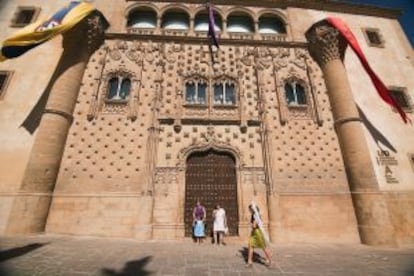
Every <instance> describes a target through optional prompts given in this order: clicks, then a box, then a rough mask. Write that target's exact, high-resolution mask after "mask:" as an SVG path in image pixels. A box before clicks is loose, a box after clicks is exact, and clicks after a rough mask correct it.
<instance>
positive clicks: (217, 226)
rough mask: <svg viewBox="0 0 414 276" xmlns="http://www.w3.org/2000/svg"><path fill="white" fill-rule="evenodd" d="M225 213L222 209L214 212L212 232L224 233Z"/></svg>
mask: <svg viewBox="0 0 414 276" xmlns="http://www.w3.org/2000/svg"><path fill="white" fill-rule="evenodd" d="M225 220H226V211H224V209H223V208H220V209H218V210H216V211H215V216H214V223H213V231H223V232H224V231H225V228H226V225H225Z"/></svg>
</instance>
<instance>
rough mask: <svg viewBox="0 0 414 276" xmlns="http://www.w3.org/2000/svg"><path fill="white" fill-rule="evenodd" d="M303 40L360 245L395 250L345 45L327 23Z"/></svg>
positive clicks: (317, 25)
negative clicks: (319, 80)
mask: <svg viewBox="0 0 414 276" xmlns="http://www.w3.org/2000/svg"><path fill="white" fill-rule="evenodd" d="M306 38H307V40H308V41H309V50H310V53H311V55H312V57H313V58H314V59H315V60H316V61H317V62H318V64H319V65H320V67H321V69H322V72H323V75H324V78H325V83H326V87H327V90H328V96H329V100H330V103H331V106H332V113H333V116H334V121H335V122H334V125H335V129H336V132H337V135H338V140H339V143H340V147H341V151H342V155H343V159H344V165H345V169H346V173H347V176H348V182H349V185H350V191H351V195H352V201H353V205H354V209H355V213H356V218H357V222H358V231H359V234H360V238H361V242H362V243H364V244H368V245H375V246H381V245H385V246H395V245H396V239H395V233H394V227H393V225H392V224H391V220H390V215H389V213H388V208H387V204H386V201H385V199H384V197H383V195H382V193H381V191H380V190H379V186H378V182H377V178H376V176H375V172H374V168H373V165H372V163H371V158H370V154H369V150H368V146H367V141H366V140H365V137H364V133H363V127H362V124H361V119H360V117H359V114H358V110H357V108H356V105H355V102H354V99H353V96H352V92H351V87H350V84H349V81H348V77H347V74H346V70H345V67H344V64H343V62H342V60H343V56H344V53H345V49H346V45H347V44H346V41H345V39H344V38H343V37H342V35H341V34H340V33H339V32H338V31H337V30H336V29H335V28H333V27H332V26H331V25H330V24H329V23H327V22H326V21H320V22H318V23H316V24H314V25H313V26H312V27H311V28H310V29H309V30H308V31H307V32H306Z"/></svg>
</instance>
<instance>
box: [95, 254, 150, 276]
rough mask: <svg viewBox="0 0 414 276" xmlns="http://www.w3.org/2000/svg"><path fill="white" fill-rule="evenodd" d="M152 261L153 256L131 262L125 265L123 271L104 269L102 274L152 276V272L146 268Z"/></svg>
mask: <svg viewBox="0 0 414 276" xmlns="http://www.w3.org/2000/svg"><path fill="white" fill-rule="evenodd" d="M151 259H152V257H151V256H147V257H145V258H142V259H139V260H135V261H129V262H127V263H126V264H125V265H124V268H123V269H122V270H121V271H115V270H113V269H109V268H103V269H102V274H103V275H107V276H129V275H131V276H132V275H150V274H151V272H149V271H146V270H145V269H144V267H145V266H146V265H147V264H148V263H149V262H150V261H151Z"/></svg>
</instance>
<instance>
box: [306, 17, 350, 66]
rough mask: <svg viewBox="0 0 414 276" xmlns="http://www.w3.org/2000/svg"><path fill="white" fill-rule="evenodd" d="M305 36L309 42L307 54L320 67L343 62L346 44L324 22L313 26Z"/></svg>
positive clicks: (338, 34)
mask: <svg viewBox="0 0 414 276" xmlns="http://www.w3.org/2000/svg"><path fill="white" fill-rule="evenodd" d="M305 36H306V39H307V40H308V42H309V52H310V54H311V56H312V57H313V58H314V59H315V60H316V61H317V62H318V64H319V65H320V66H323V65H325V64H327V63H328V62H329V61H332V60H336V59H339V60H343V57H344V54H345V49H346V46H347V43H346V41H345V39H344V37H343V36H342V35H341V34H340V32H339V31H338V30H337V29H335V28H334V27H332V26H331V25H330V24H329V23H328V22H327V21H326V20H322V21H319V22H317V23H315V24H313V25H312V26H311V27H310V28H309V29H308V30H307V31H306V33H305Z"/></svg>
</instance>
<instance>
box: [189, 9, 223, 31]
mask: <svg viewBox="0 0 414 276" xmlns="http://www.w3.org/2000/svg"><path fill="white" fill-rule="evenodd" d="M214 23H215V26H214V29H215V31H216V32H219V31H221V27H222V26H223V23H222V20H221V17H220V15H218V14H217V13H214ZM194 30H195V31H198V32H207V31H208V14H207V13H206V12H199V13H198V14H197V15H196V16H195V18H194Z"/></svg>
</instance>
